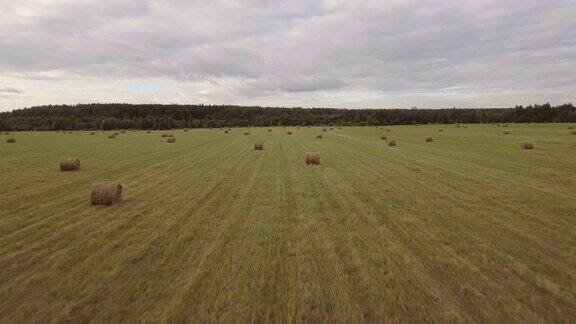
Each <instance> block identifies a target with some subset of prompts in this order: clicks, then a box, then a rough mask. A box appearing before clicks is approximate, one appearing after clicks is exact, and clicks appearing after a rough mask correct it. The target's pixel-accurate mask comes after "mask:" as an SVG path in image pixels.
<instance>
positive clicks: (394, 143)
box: [388, 139, 396, 146]
mask: <svg viewBox="0 0 576 324" xmlns="http://www.w3.org/2000/svg"><path fill="white" fill-rule="evenodd" d="M388 146H396V141H395V140H393V139H391V140H389V141H388Z"/></svg>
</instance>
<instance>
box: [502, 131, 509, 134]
mask: <svg viewBox="0 0 576 324" xmlns="http://www.w3.org/2000/svg"><path fill="white" fill-rule="evenodd" d="M502 134H504V135H510V131H503V132H502Z"/></svg>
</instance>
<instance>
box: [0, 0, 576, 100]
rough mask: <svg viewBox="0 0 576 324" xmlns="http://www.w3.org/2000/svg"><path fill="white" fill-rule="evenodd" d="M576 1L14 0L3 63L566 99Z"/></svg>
mask: <svg viewBox="0 0 576 324" xmlns="http://www.w3.org/2000/svg"><path fill="white" fill-rule="evenodd" d="M575 11H576V2H574V1H570V0H554V1H541V0H527V1H521V0H513V1H496V0H474V1H456V0H444V1H432V0H424V1H415V0H411V1H388V2H383V1H380V0H367V1H361V2H360V1H343V0H331V1H309V0H295V1H280V0H249V1H234V0H219V1H205V2H196V1H194V2H191V1H184V0H164V1H162V0H160V1H140V0H130V1H114V0H100V1H96V0H90V1H82V2H78V1H71V0H69V1H52V2H50V1H47V2H36V1H33V0H19V1H16V0H7V2H2V3H1V4H0V53H2V54H0V55H1V56H0V72H4V73H9V74H11V75H20V76H27V77H32V78H33V77H34V76H33V75H34V74H35V73H44V72H47V71H54V70H57V71H62V72H63V73H64V74H66V75H67V76H68V77H70V76H74V77H78V78H101V79H103V78H118V79H127V78H128V79H129V78H136V79H138V78H150V77H152V78H165V79H171V80H178V81H180V82H198V81H206V80H219V79H229V78H231V79H234V80H236V81H237V82H236V83H235V86H234V87H232V88H226V89H222V93H223V94H222V95H223V96H224V95H225V96H227V98H230V96H232V98H237V99H238V100H242V99H243V98H249V97H251V96H259V97H262V96H269V97H270V98H271V100H274V98H275V97H274V96H281V95H284V97H286V96H288V97H289V96H295V97H294V98H296V100H297V99H298V98H301V97H302V96H299V95H298V94H301V93H306V92H319V91H323V92H333V93H334V94H338V93H343V94H344V93H349V92H371V93H373V94H374V96H375V97H378V96H380V98H384V97H388V98H404V96H405V95H406V94H407V93H413V94H414V97H421V98H423V99H422V102H424V101H425V100H429V101H430V102H431V103H432V105H434V106H443V105H444V106H452V105H457V104H459V103H460V102H464V103H467V102H468V101H465V100H463V99H461V98H462V97H461V93H462V92H466V91H469V95H470V96H471V97H475V95H476V94H484V95H485V96H491V97H492V98H496V99H494V100H498V102H508V101H512V100H513V99H514V98H515V97H526V98H534V100H538V99H539V100H540V101H549V100H550V101H553V100H560V98H562V100H564V99H565V98H567V97H568V98H569V97H570V96H573V95H571V94H572V93H576V88H575V87H576V76H575V75H574V74H573V73H571V71H574V70H576V28H575V27H576V21H574V19H573V18H572V15H573V12H575ZM216 84H220V83H218V82H216ZM454 89H460V90H454ZM472 92H473V93H472ZM234 96H235V97H234ZM442 96H443V97H442ZM331 98H332V97H331ZM333 98H340V99H338V100H340V102H346V103H349V102H353V101H354V99H353V98H347V97H343V96H338V95H335V96H333ZM426 98H427V99H426ZM442 98H443V99H442ZM503 98H507V99H506V100H503ZM375 100H378V99H375ZM398 100H400V99H398ZM382 102H383V103H385V102H388V101H387V99H386V100H384V99H383V100H382ZM271 103H273V102H271ZM495 103H496V101H495ZM295 104H298V102H296V103H295ZM326 104H327V105H330V104H332V102H326ZM336 104H337V103H336Z"/></svg>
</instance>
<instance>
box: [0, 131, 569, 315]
mask: <svg viewBox="0 0 576 324" xmlns="http://www.w3.org/2000/svg"><path fill="white" fill-rule="evenodd" d="M568 126H573V124H551V123H549V124H509V125H508V126H507V127H499V126H495V125H490V124H467V125H458V127H457V126H456V125H419V126H418V127H415V126H412V125H409V126H408V125H407V126H382V127H373V126H366V127H357V126H354V127H348V126H343V127H341V128H340V127H336V126H335V127H329V126H326V127H309V128H308V127H264V128H260V127H251V128H246V127H244V128H231V130H230V131H229V133H228V134H225V133H224V130H220V129H190V130H189V131H184V130H182V129H177V130H173V131H152V132H151V133H146V131H134V132H133V131H126V132H125V133H121V134H119V135H118V136H116V138H115V139H109V138H108V135H109V134H111V133H112V132H111V131H96V132H95V134H94V135H90V132H87V131H74V132H72V134H68V133H67V132H61V133H56V132H16V133H10V134H8V135H0V139H1V140H2V143H0V187H1V188H2V189H3V190H2V195H0V322H7V323H8V322H13V323H16V322H17V323H20V322H88V321H95V322H121V321H124V322H145V321H146V322H174V321H179V322H181V321H194V322H386V321H395V322H397V321H402V322H410V321H416V322H423V321H426V322H573V321H576V244H575V243H576V218H575V216H576V213H575V212H576V192H575V191H574V188H576V159H575V158H574V157H576V136H575V135H571V134H570V133H569V130H568V129H567V127H568ZM226 129H227V128H226ZM248 129H249V135H245V131H246V130H248ZM268 129H271V130H272V131H270V132H269V131H268ZM323 129H326V131H323ZM439 129H442V131H439ZM288 131H290V132H291V134H290V135H288V134H287V132H288ZM504 131H509V132H510V134H504ZM162 133H171V134H174V137H175V139H176V141H175V143H167V142H166V138H162V137H161V134H162ZM317 134H322V135H323V137H322V138H321V139H319V138H316V135H317ZM382 136H386V138H387V139H386V140H383V139H382ZM8 137H14V138H15V143H6V139H7V138H8ZM427 137H432V138H433V141H431V142H427V141H426V138H427ZM391 139H394V140H395V141H396V143H397V146H395V147H391V146H388V145H387V140H391ZM523 141H529V142H531V143H533V144H534V149H531V150H527V149H523V148H521V143H522V142H523ZM259 142H261V143H263V145H264V149H263V150H261V151H260V150H254V144H255V143H259ZM312 152H317V153H319V155H320V163H319V165H312V164H311V165H307V164H306V154H307V153H312ZM68 157H77V158H79V159H80V161H81V167H80V170H78V171H74V172H60V170H59V162H60V160H61V159H63V158H68ZM99 181H118V182H120V183H122V184H123V199H122V202H120V203H118V204H115V205H113V206H110V207H104V206H91V204H90V187H91V185H92V184H93V183H96V182H99Z"/></svg>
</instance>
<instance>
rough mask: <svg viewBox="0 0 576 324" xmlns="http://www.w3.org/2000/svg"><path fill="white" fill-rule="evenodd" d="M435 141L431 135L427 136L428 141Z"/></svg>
mask: <svg viewBox="0 0 576 324" xmlns="http://www.w3.org/2000/svg"><path fill="white" fill-rule="evenodd" d="M430 142H434V139H433V138H432V137H431V136H428V137H426V143H430Z"/></svg>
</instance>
